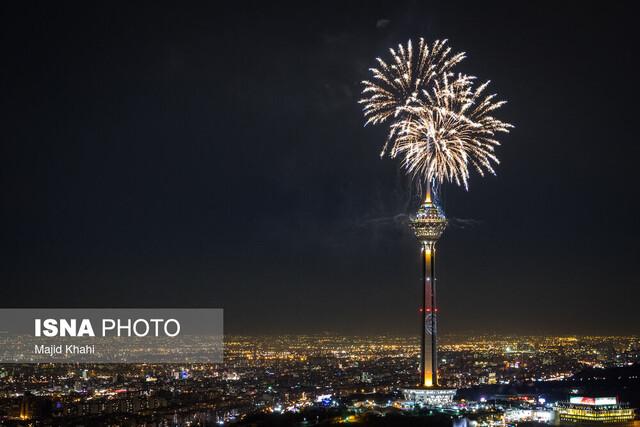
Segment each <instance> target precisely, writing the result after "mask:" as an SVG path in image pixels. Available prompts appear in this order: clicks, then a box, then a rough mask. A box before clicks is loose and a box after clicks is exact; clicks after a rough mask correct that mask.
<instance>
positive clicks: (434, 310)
mask: <svg viewBox="0 0 640 427" xmlns="http://www.w3.org/2000/svg"><path fill="white" fill-rule="evenodd" d="M409 225H410V227H411V229H412V230H413V232H414V233H415V235H416V237H417V238H418V241H419V242H420V249H421V259H422V303H421V306H420V314H421V316H420V317H421V321H420V330H421V337H422V338H421V346H420V385H421V386H422V387H434V386H435V387H437V386H438V327H437V323H438V317H437V316H438V306H437V304H436V278H435V261H436V243H437V242H438V239H439V238H440V236H442V233H443V232H444V229H445V228H446V227H447V218H446V217H445V215H444V212H443V211H442V209H441V208H440V206H439V205H438V204H437V202H436V201H435V197H433V196H432V194H431V189H428V190H427V197H426V199H425V201H424V203H423V204H422V206H420V209H418V213H417V215H416V217H415V218H414V219H412V220H411V222H410V223H409Z"/></svg>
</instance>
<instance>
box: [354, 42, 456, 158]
mask: <svg viewBox="0 0 640 427" xmlns="http://www.w3.org/2000/svg"><path fill="white" fill-rule="evenodd" d="M389 51H390V53H391V61H389V62H388V63H387V62H385V61H384V60H382V59H381V58H377V59H376V60H377V62H378V66H377V67H376V68H371V69H370V71H371V72H372V73H373V79H372V80H371V81H367V80H365V81H363V82H362V84H363V85H364V89H363V91H362V94H363V98H362V99H361V100H360V101H359V102H360V103H361V104H364V109H363V110H364V115H365V118H366V124H379V123H383V122H385V121H387V120H389V119H393V120H396V119H401V118H403V117H404V116H405V115H406V114H407V113H408V109H409V108H411V107H414V106H416V105H417V104H419V103H420V102H421V101H423V94H424V93H425V92H427V93H428V92H431V89H432V85H433V83H434V82H435V81H436V80H437V79H438V78H440V77H441V76H442V75H444V74H446V73H448V72H449V71H450V70H451V69H452V68H453V67H454V66H455V65H456V64H458V63H459V62H460V61H462V60H463V59H464V53H457V54H452V53H451V48H450V47H448V46H447V40H436V41H435V42H434V43H433V45H432V46H429V45H428V44H427V43H426V42H425V41H424V39H422V38H421V39H420V40H419V42H418V49H417V52H414V49H413V45H412V42H411V40H409V41H408V42H407V45H406V47H405V46H403V45H402V44H399V45H398V48H397V50H394V49H389ZM390 139H393V137H392V135H390ZM385 148H386V145H385ZM385 148H383V150H382V154H384V153H385Z"/></svg>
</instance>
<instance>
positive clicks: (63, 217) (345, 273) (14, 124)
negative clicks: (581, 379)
mask: <svg viewBox="0 0 640 427" xmlns="http://www.w3.org/2000/svg"><path fill="white" fill-rule="evenodd" d="M334 6H335V7H324V6H322V7H321V6H320V5H315V6H314V5H307V6H306V7H304V8H302V7H301V8H285V7H284V6H283V5H279V6H278V5H274V6H273V8H268V7H266V6H265V5H259V4H255V5H254V7H252V8H246V9H245V8H240V7H236V8H234V7H232V6H229V5H227V6H217V5H216V6H213V5H209V6H204V7H203V8H201V9H198V8H193V9H189V10H187V9H180V8H178V7H175V6H173V7H172V6H167V5H165V6H158V7H157V8H155V9H153V10H147V9H146V8H144V7H142V6H140V5H138V6H136V5H126V6H122V5H121V6H115V5H91V6H90V7H89V6H88V5H84V6H82V5H75V6H74V5H70V4H66V5H65V4H62V5H55V6H53V5H46V4H45V5H39V6H37V7H36V6H28V5H3V6H2V8H3V12H4V13H2V20H3V25H2V28H3V29H2V30H1V31H2V32H3V35H4V37H3V40H2V42H0V43H2V46H3V48H4V50H5V52H6V58H7V59H6V60H7V63H8V64H9V65H10V66H9V67H5V68H4V69H3V70H1V71H0V76H1V81H2V87H3V93H4V96H3V99H2V101H1V104H0V109H1V110H2V113H3V117H5V122H6V124H5V131H4V137H3V144H2V152H1V154H2V155H1V156H0V158H1V159H2V160H1V161H2V165H1V167H0V179H1V183H2V186H3V189H4V191H3V207H4V208H3V209H2V211H1V213H0V215H1V220H2V224H3V226H4V227H3V228H4V229H5V233H4V236H3V238H2V239H1V245H0V254H1V255H2V257H3V259H4V262H3V265H2V268H0V282H2V283H3V286H2V287H0V298H2V300H3V302H4V304H3V305H4V306H6V307H40V306H42V307H45V306H48V307H105V306H111V307H154V306H155V307H158V306H172V307H220V308H224V309H225V329H226V330H228V331H229V332H230V333H247V334H251V333H259V334H270V333H271V334H278V333H287V332H290V333H301V332H306V331H313V332H319V331H325V330H326V331H338V332H343V333H351V334H355V335H375V334H379V333H396V334H398V333H402V334H404V335H407V336H409V335H412V334H414V333H415V330H416V323H417V319H418V316H419V312H418V310H419V306H418V304H416V301H418V300H419V298H420V296H419V295H420V292H421V291H420V271H419V268H420V257H419V255H418V254H416V251H415V238H414V236H413V235H412V233H411V231H410V230H408V228H407V222H408V216H409V215H411V214H412V213H413V212H414V211H415V210H416V208H417V207H418V205H419V203H420V199H419V198H418V197H417V195H416V194H414V193H408V190H409V189H410V188H411V183H410V182H409V180H407V179H405V178H404V177H403V174H402V172H401V171H400V170H399V168H398V165H397V164H396V163H395V162H391V161H385V162H382V161H380V160H379V158H378V152H379V147H380V144H379V143H380V142H381V141H383V140H384V137H385V131H384V130H381V129H376V128H374V127H372V128H367V129H366V130H363V128H362V113H361V109H360V107H359V106H358V105H357V103H356V101H357V99H358V97H359V91H360V81H361V80H363V79H365V78H367V77H368V70H367V67H368V66H370V62H371V58H374V57H376V56H381V55H383V54H384V53H385V52H386V49H387V48H388V47H389V46H392V45H395V44H397V43H405V42H406V41H407V40H408V39H409V38H412V37H413V38H415V37H425V38H426V39H428V40H435V39H437V38H442V37H448V38H449V40H450V41H451V42H452V43H453V44H454V45H455V47H456V49H457V50H460V51H465V52H468V58H467V59H466V60H465V64H467V63H468V64H469V68H470V69H472V70H473V74H477V75H478V77H479V78H480V79H487V78H489V77H490V78H492V79H493V82H495V86H496V88H499V89H497V91H498V92H499V93H500V95H501V96H504V98H505V99H508V100H509V104H507V105H505V106H504V107H503V108H502V109H501V116H503V117H505V119H508V121H510V122H512V123H514V124H516V126H517V127H516V129H515V130H514V131H513V132H512V133H511V134H509V135H506V136H505V137H504V138H503V139H504V144H503V146H501V147H499V152H500V158H501V164H500V165H499V166H498V168H497V177H493V176H489V177H487V178H485V179H483V180H482V181H480V180H479V179H473V178H475V177H473V178H472V179H471V181H470V190H469V192H466V191H465V190H464V189H460V188H455V186H453V185H445V186H443V193H442V199H443V207H444V209H445V210H446V212H447V216H448V218H449V219H450V225H449V226H448V228H447V230H446V231H445V237H446V238H443V239H442V240H441V242H440V243H439V247H438V256H439V259H438V281H439V282H438V283H439V285H440V287H439V289H440V292H439V295H438V298H439V301H440V302H439V306H440V308H442V313H441V322H440V325H442V330H441V332H442V333H444V334H447V333H456V332H462V331H469V330H471V331H477V332H488V331H495V332H501V333H518V332H520V333H526V334H538V335H543V334H545V333H555V334H639V333H640V329H638V328H639V325H638V322H637V321H635V317H636V315H635V312H634V310H635V305H636V303H635V301H637V300H638V299H639V298H640V287H638V286H637V284H638V279H637V277H636V273H635V266H636V264H637V261H638V255H639V253H638V249H637V245H636V244H635V237H636V236H637V235H638V231H640V230H639V228H638V227H639V225H638V224H637V221H636V220H635V216H636V215H635V212H636V211H637V204H638V197H637V185H636V184H637V178H636V177H635V169H634V164H633V163H632V162H635V158H636V154H637V152H638V148H637V144H635V143H634V142H633V141H634V140H633V137H634V134H633V133H632V131H633V127H632V125H631V124H630V123H633V122H632V120H633V118H634V117H635V112H636V111H637V107H636V106H635V93H636V92H637V89H636V88H635V87H632V86H633V85H631V84H629V83H626V82H631V81H633V76H632V72H633V71H634V69H635V68H634V66H633V62H634V58H633V52H634V45H633V43H632V40H633V37H632V29H633V26H632V25H633V24H632V22H631V20H632V18H631V14H628V13H626V7H625V5H624V4H608V5H605V6H603V7H601V8H598V9H595V8H593V9H591V8H587V7H584V8H579V9H578V10H576V8H575V7H572V6H571V5H568V4H567V5H559V6H554V8H553V13H551V12H550V11H549V10H546V9H545V8H539V7H538V6H535V5H510V6H508V7H502V6H499V5H496V4H493V5H491V4H489V5H484V4H483V5H471V6H466V5H446V4H445V3H438V4H429V5H421V4H418V3H413V2H406V3H402V5H401V6H398V5H397V4H384V3H374V4H371V6H370V7H367V8H364V7H362V4H361V3H354V4H351V5H339V4H338V3H335V4H334ZM336 8H337V9H338V10H339V13H337V12H336V10H335V9H336ZM594 28H595V30H594ZM612 79H613V80H614V81H615V80H616V79H619V80H620V81H621V82H623V86H624V89H623V90H621V89H619V88H618V87H616V85H615V84H613V83H612V81H611V80H612ZM492 86H493V83H492ZM407 194H410V195H407ZM461 260H462V261H461ZM599 289H605V290H606V292H600V293H598V294H597V298H596V297H594V295H596V292H597V291H598V290H599ZM411 313H415V316H412V315H411ZM596 314H597V315H596Z"/></svg>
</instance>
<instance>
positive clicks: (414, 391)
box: [402, 387, 457, 406]
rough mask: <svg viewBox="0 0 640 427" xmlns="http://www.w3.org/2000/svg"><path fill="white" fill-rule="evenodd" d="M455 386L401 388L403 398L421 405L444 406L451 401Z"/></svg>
mask: <svg viewBox="0 0 640 427" xmlns="http://www.w3.org/2000/svg"><path fill="white" fill-rule="evenodd" d="M456 391H457V390H456V389H455V388H440V387H407V388H404V389H402V394H403V395H404V398H405V400H407V401H409V402H413V403H414V404H416V405H422V406H444V405H448V404H450V403H452V402H453V397H454V396H455V395H456Z"/></svg>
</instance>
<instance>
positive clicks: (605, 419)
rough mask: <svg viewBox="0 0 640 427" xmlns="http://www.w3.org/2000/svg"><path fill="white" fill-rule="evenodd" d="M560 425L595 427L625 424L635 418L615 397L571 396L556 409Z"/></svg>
mask: <svg viewBox="0 0 640 427" xmlns="http://www.w3.org/2000/svg"><path fill="white" fill-rule="evenodd" d="M556 410H557V412H558V417H559V419H560V422H561V423H565V424H566V423H571V424H582V425H596V424H616V423H626V422H629V421H632V420H633V419H634V418H635V413H634V410H633V409H632V408H629V407H628V406H627V405H626V404H624V403H619V402H618V399H617V398H616V397H584V396H572V397H571V398H570V399H569V401H568V402H560V403H558V405H557V408H556Z"/></svg>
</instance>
